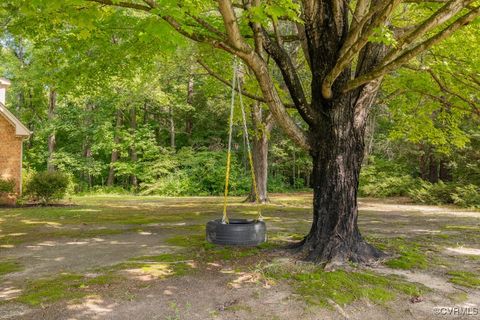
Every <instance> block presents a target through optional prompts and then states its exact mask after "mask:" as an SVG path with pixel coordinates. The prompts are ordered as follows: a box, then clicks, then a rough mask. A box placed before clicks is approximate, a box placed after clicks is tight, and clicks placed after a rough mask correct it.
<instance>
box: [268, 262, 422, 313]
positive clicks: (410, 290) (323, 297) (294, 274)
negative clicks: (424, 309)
mask: <svg viewBox="0 0 480 320" xmlns="http://www.w3.org/2000/svg"><path fill="white" fill-rule="evenodd" d="M264 272H265V275H266V276H267V278H268V277H270V278H273V279H276V280H287V281H289V282H290V283H291V284H292V285H293V287H294V288H296V291H297V292H298V293H299V294H300V295H302V297H303V298H304V299H305V300H306V301H307V302H309V303H312V304H315V305H319V306H322V307H331V306H332V301H333V302H334V303H336V304H338V305H342V306H344V305H346V304H349V303H352V302H354V301H356V300H361V299H368V300H369V301H371V302H373V303H376V304H384V303H386V302H388V301H391V300H394V299H395V298H396V297H397V296H398V295H401V294H403V295H407V296H410V297H412V296H420V295H421V294H422V293H423V292H424V291H426V290H427V289H426V288H425V287H422V286H420V285H417V284H413V283H409V282H405V281H404V280H402V279H401V278H399V277H396V276H382V275H377V274H375V273H372V272H361V271H351V272H347V271H344V270H338V271H333V272H325V271H323V270H321V269H320V268H318V267H314V266H310V268H305V269H302V268H301V267H300V268H298V267H295V268H293V269H292V268H283V267H281V266H280V267H279V266H275V265H273V267H267V269H266V270H264Z"/></svg>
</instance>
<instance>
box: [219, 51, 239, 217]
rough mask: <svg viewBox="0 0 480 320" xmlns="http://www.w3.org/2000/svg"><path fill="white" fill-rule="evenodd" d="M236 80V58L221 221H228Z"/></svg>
mask: <svg viewBox="0 0 480 320" xmlns="http://www.w3.org/2000/svg"><path fill="white" fill-rule="evenodd" d="M236 80H237V58H236V57H235V60H234V62H233V77H232V99H231V103H230V126H229V129H228V152H227V170H226V172H225V192H224V195H223V217H222V222H223V223H228V222H229V221H228V215H227V202H228V183H229V180H230V162H231V158H232V134H233V111H234V110H235V81H236Z"/></svg>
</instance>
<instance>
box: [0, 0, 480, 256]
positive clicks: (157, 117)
mask: <svg viewBox="0 0 480 320" xmlns="http://www.w3.org/2000/svg"><path fill="white" fill-rule="evenodd" d="M479 15H480V6H479V4H478V1H465V0H464V1H460V0H449V1H397V0H392V1H377V0H372V1H368V0H357V1H313V0H312V1H310V0H306V1H302V2H301V3H297V2H294V1H288V0H276V1H271V2H263V1H256V0H253V1H230V0H220V1H217V2H214V1H212V2H210V1H183V2H181V3H180V2H176V1H158V2H156V1H154V0H144V1H116V0H115V1H114V0H93V1H80V0H68V1H62V2H58V1H41V0H33V1H27V0H7V1H3V2H2V4H0V21H1V25H2V29H1V42H0V43H1V46H2V51H1V55H0V74H1V75H3V76H4V77H6V78H8V79H10V80H11V82H12V87H11V88H10V91H9V92H8V101H7V106H8V108H9V109H10V110H11V111H12V112H13V113H15V114H16V115H17V116H18V117H19V118H20V119H21V120H22V121H23V122H24V124H26V125H27V126H28V128H29V129H30V130H32V131H33V132H34V133H33V135H32V136H31V137H30V138H29V140H28V141H27V142H26V144H25V150H24V153H25V160H24V168H25V171H26V174H25V178H26V179H28V177H29V175H33V174H34V172H40V171H43V170H48V171H61V172H64V173H67V174H68V176H69V179H70V180H71V183H70V188H71V190H70V192H73V193H85V192H134V193H139V194H142V195H165V196H177V195H218V194H221V193H222V192H223V186H224V176H225V158H226V152H225V149H226V146H225V144H226V141H227V132H228V112H229V101H230V94H231V92H230V90H231V89H230V87H229V86H230V82H231V78H232V65H233V60H232V55H234V56H237V57H238V58H239V60H240V61H241V62H242V64H241V67H240V73H241V78H242V91H243V97H244V100H245V102H246V105H247V108H248V112H249V121H250V123H249V126H250V131H251V137H252V140H253V141H252V142H253V151H254V153H253V154H254V164H255V173H256V177H257V181H258V182H259V183H258V186H259V187H260V188H259V189H260V193H261V198H262V201H267V200H268V196H267V189H268V192H285V191H293V190H305V189H309V188H313V192H314V209H313V216H314V219H313V224H312V228H311V231H310V233H309V235H308V236H307V237H306V238H305V239H304V240H303V241H302V242H301V243H300V244H301V246H302V250H303V251H304V252H305V255H306V256H307V257H308V258H309V259H312V260H315V261H320V262H327V261H333V262H334V263H336V262H338V263H343V262H344V261H347V260H351V261H355V262H365V261H369V260H370V259H371V258H378V257H379V256H381V252H379V251H377V250H376V249H375V248H373V247H372V246H370V245H369V244H367V243H366V242H365V241H364V240H363V238H362V236H361V235H360V232H359V231H358V227H357V224H356V223H357V214H358V212H357V210H358V209H357V208H358V206H357V196H358V195H363V196H371V197H386V196H409V197H410V198H411V199H413V200H415V201H419V202H424V203H436V204H438V203H456V204H458V205H462V206H466V207H475V206H477V207H478V206H479V203H480V196H479V192H478V191H479V186H480V170H479V166H478V162H479V160H480V152H479V144H480V135H479V134H480V132H479V115H480V109H479V105H478V104H479V98H480V97H479V89H480V75H479V66H480V54H479V52H480V50H479V49H480V48H479V41H478V39H479V38H480V28H479V27H478V19H477V17H478V16H479ZM237 110H238V108H237ZM235 121H236V126H235V135H234V150H235V157H234V161H233V167H232V178H231V180H230V181H231V190H232V193H233V194H236V195H245V196H246V195H247V194H248V193H251V190H250V189H251V182H250V179H249V172H248V160H247V157H246V152H245V149H246V147H245V146H246V142H245V140H244V137H243V135H242V129H241V116H240V114H239V113H237V114H236V115H235ZM362 165H363V166H364V168H363V169H362V171H361V172H360V168H361V166H362ZM267 182H268V183H267ZM359 183H360V186H359ZM267 185H268V187H267ZM250 199H252V196H251V195H250Z"/></svg>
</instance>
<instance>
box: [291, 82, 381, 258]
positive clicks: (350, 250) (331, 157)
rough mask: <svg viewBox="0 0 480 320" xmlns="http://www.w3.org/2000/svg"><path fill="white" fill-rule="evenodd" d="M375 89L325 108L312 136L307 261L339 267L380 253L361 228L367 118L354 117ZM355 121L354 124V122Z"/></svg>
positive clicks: (305, 250) (376, 256) (364, 106)
mask: <svg viewBox="0 0 480 320" xmlns="http://www.w3.org/2000/svg"><path fill="white" fill-rule="evenodd" d="M377 89H378V87H377V88H372V91H371V92H366V93H365V94H364V96H363V97H364V99H357V100H354V101H351V100H350V99H349V97H348V96H342V97H340V98H339V99H337V100H336V101H333V102H332V105H331V108H329V109H328V110H325V111H326V112H325V114H324V117H322V121H321V122H322V123H321V124H320V125H319V127H318V128H317V129H315V130H311V135H312V138H313V139H314V141H316V143H315V144H314V147H313V148H312V150H311V151H310V154H311V156H312V161H313V172H312V179H313V181H312V182H313V193H314V200H313V223H312V227H311V230H310V232H309V234H308V235H307V236H306V237H305V239H304V240H303V241H302V242H301V243H300V245H301V249H302V250H303V251H304V252H305V253H306V256H307V259H309V260H314V261H317V262H320V263H328V266H329V267H335V266H336V265H340V264H342V263H344V262H345V261H353V262H368V261H370V260H372V259H376V258H379V257H381V256H382V253H381V252H380V251H378V250H377V249H375V248H374V247H373V246H371V245H369V244H368V243H366V242H365V240H364V239H363V238H362V236H361V234H360V230H359V228H358V225H357V218H358V204H357V190H358V183H359V175H360V168H361V164H362V161H363V157H364V151H365V150H364V149H365V144H364V132H365V124H366V118H367V117H366V116H367V115H366V114H363V115H361V116H359V115H358V114H357V115H355V110H359V109H364V108H366V107H367V106H368V105H369V104H371V102H372V101H373V99H374V96H375V92H376V90H377ZM353 119H355V121H353Z"/></svg>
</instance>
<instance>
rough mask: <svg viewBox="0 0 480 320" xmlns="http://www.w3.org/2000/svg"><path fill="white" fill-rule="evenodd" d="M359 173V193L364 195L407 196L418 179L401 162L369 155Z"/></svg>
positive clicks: (417, 182)
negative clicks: (367, 161) (368, 161)
mask: <svg viewBox="0 0 480 320" xmlns="http://www.w3.org/2000/svg"><path fill="white" fill-rule="evenodd" d="M369 160H370V163H369V164H368V165H366V166H364V167H363V168H362V171H361V173H360V187H359V194H360V196H364V197H380V198H381V197H394V196H407V195H408V192H409V190H410V189H412V188H414V187H415V186H416V185H418V184H419V181H418V180H417V179H415V178H413V177H412V176H411V175H410V174H409V170H408V168H406V167H405V166H404V165H403V164H399V163H395V162H392V161H386V160H383V159H381V158H376V157H371V158H370V159H369Z"/></svg>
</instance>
